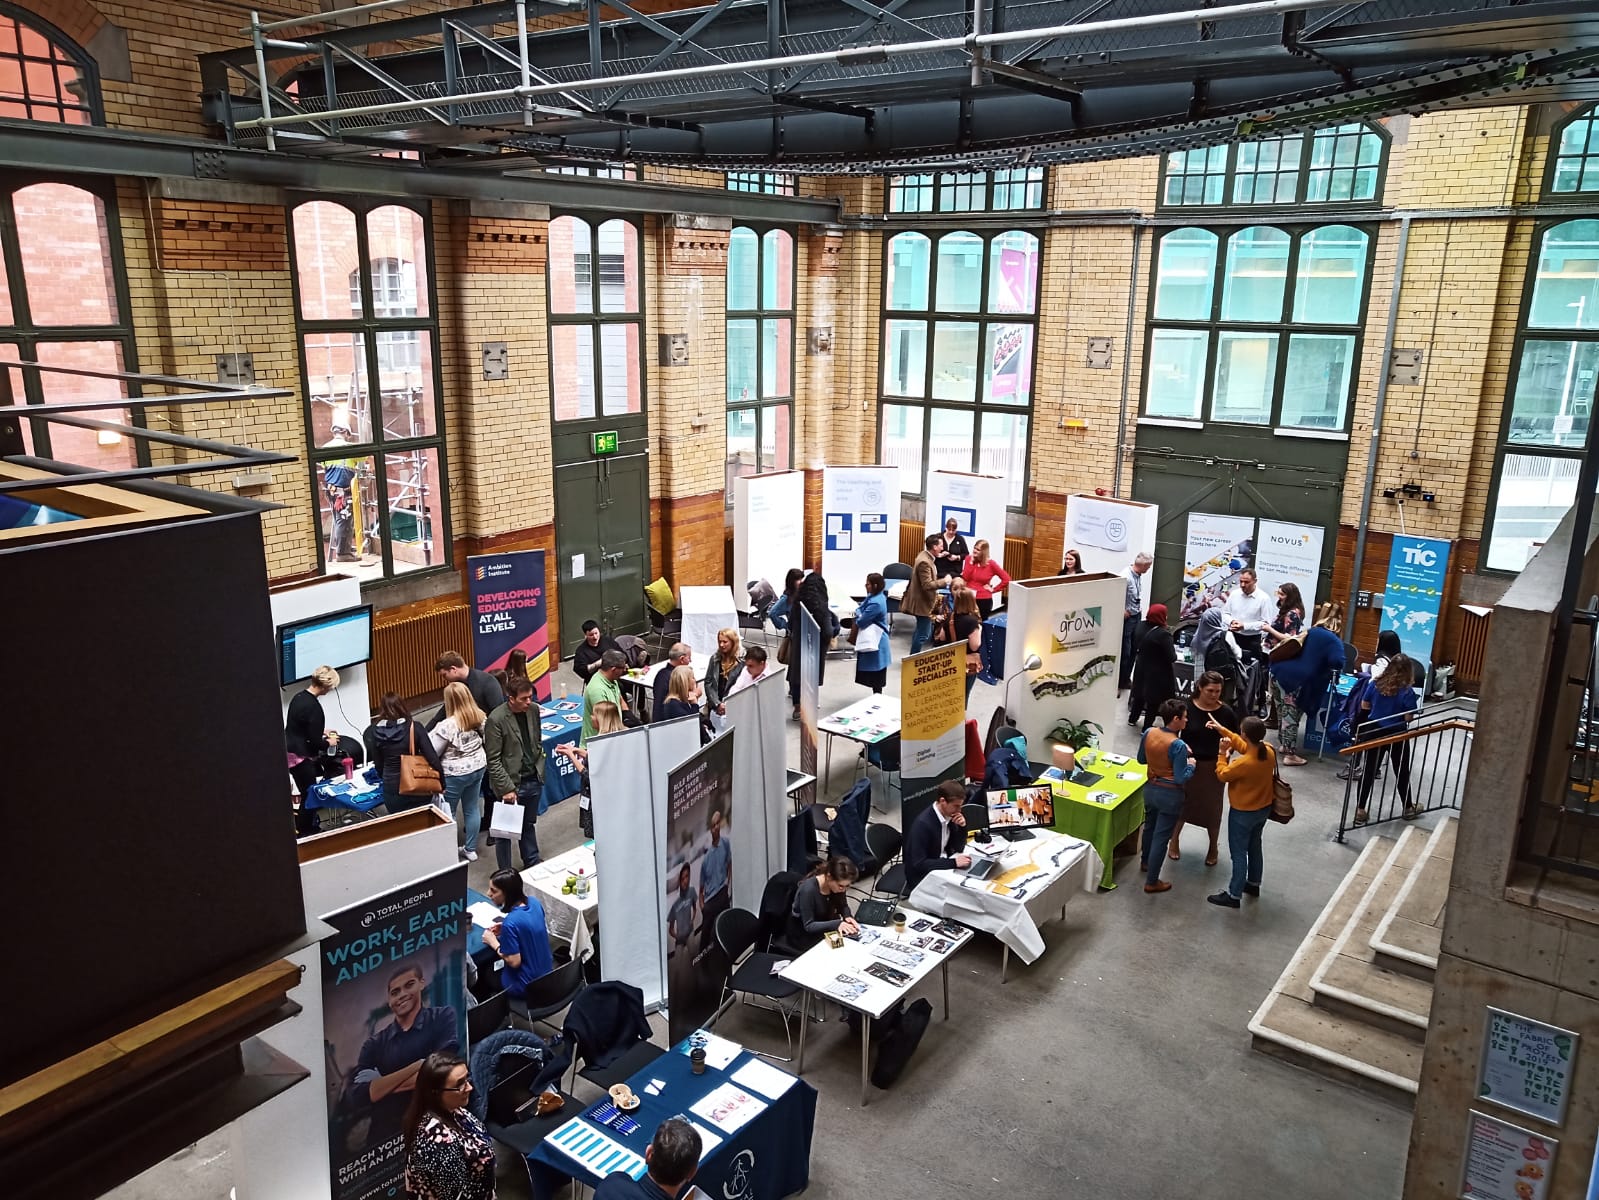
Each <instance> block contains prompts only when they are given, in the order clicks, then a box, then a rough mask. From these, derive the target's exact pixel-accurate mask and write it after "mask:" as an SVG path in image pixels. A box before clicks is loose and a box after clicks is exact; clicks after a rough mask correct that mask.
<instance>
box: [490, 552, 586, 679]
mask: <svg viewBox="0 0 1599 1200" xmlns="http://www.w3.org/2000/svg"><path fill="white" fill-rule="evenodd" d="M574 571H575V573H576V574H582V572H581V571H577V570H576V568H575V567H574ZM466 577H467V580H468V581H469V586H468V601H467V602H468V604H469V605H470V606H471V610H472V665H473V666H475V667H477V668H478V669H479V670H482V671H493V670H497V669H502V668H504V666H505V664H506V660H508V659H509V658H510V657H511V651H513V650H523V651H525V652H526V653H527V677H528V678H529V679H531V680H532V681H533V693H534V695H536V696H537V697H538V698H539V700H540V701H544V700H548V699H549V698H550V653H549V652H550V626H549V620H548V617H547V612H546V609H545V604H544V551H542V550H515V551H512V552H511V553H509V554H474V555H472V556H471V557H469V558H468V559H467V560H466Z"/></svg>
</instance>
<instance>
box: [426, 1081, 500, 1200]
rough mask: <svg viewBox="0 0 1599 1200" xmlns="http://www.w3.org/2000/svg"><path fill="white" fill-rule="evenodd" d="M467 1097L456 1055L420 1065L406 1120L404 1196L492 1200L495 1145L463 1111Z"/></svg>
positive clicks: (469, 1091) (469, 1088)
mask: <svg viewBox="0 0 1599 1200" xmlns="http://www.w3.org/2000/svg"><path fill="white" fill-rule="evenodd" d="M471 1095H472V1079H471V1075H470V1072H469V1071H468V1070H467V1066H466V1060H465V1059H463V1058H462V1057H461V1056H460V1055H458V1054H445V1053H434V1054H430V1055H428V1056H427V1058H426V1059H424V1060H423V1062H422V1065H421V1067H420V1068H419V1070H418V1071H417V1077H416V1091H415V1093H414V1094H413V1095H412V1097H411V1106H410V1108H409V1109H408V1110H407V1112H406V1114H405V1193H406V1195H407V1196H409V1197H411V1198H412V1200H494V1139H493V1138H491V1137H489V1135H488V1133H487V1132H486V1131H485V1130H484V1128H483V1126H482V1124H481V1123H479V1121H478V1119H477V1118H476V1117H474V1116H473V1115H472V1113H471V1112H470V1111H469V1110H468V1108H467V1103H468V1101H469V1099H470V1098H471Z"/></svg>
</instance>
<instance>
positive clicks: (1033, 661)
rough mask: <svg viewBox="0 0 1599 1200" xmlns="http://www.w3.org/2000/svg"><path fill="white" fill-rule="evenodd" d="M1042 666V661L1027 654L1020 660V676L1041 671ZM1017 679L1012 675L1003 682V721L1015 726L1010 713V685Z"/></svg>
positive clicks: (1014, 719) (1014, 720)
mask: <svg viewBox="0 0 1599 1200" xmlns="http://www.w3.org/2000/svg"><path fill="white" fill-rule="evenodd" d="M1043 666H1044V660H1043V659H1041V658H1039V657H1038V655H1036V654H1029V655H1028V656H1027V657H1026V658H1025V659H1023V660H1022V670H1021V674H1022V675H1031V674H1032V673H1033V672H1034V671H1037V670H1041V669H1042V668H1043ZM1018 678H1019V676H1016V675H1012V676H1011V677H1010V678H1009V679H1007V680H1006V681H1005V720H1006V721H1007V722H1009V723H1010V724H1012V725H1014V724H1016V718H1015V717H1014V716H1012V715H1011V711H1010V685H1011V684H1013V683H1015V682H1016V680H1017V679H1018Z"/></svg>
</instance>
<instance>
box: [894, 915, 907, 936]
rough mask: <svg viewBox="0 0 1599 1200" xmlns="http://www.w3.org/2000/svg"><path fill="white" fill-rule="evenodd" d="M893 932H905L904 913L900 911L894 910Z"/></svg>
mask: <svg viewBox="0 0 1599 1200" xmlns="http://www.w3.org/2000/svg"><path fill="white" fill-rule="evenodd" d="M894 932H895V933H904V932H905V914H904V913H902V912H896V913H895V914H894Z"/></svg>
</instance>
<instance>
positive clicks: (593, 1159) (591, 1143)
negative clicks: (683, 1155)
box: [545, 1117, 645, 1179]
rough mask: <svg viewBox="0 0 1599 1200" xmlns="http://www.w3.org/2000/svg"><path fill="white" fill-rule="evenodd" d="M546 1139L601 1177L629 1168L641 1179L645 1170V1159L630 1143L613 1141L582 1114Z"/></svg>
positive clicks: (628, 1170) (627, 1170) (627, 1171)
mask: <svg viewBox="0 0 1599 1200" xmlns="http://www.w3.org/2000/svg"><path fill="white" fill-rule="evenodd" d="M545 1140H546V1141H548V1142H549V1144H550V1145H552V1146H554V1147H555V1148H556V1149H557V1150H559V1151H560V1152H561V1153H562V1154H564V1155H566V1156H567V1157H568V1158H570V1159H573V1160H575V1161H576V1162H579V1163H581V1164H582V1165H583V1166H584V1167H586V1168H587V1169H588V1170H589V1172H590V1173H591V1174H594V1175H598V1176H599V1177H600V1178H601V1179H604V1178H605V1177H606V1176H607V1175H610V1174H613V1173H614V1172H616V1171H625V1172H626V1173H627V1174H628V1175H630V1176H632V1177H633V1178H634V1179H639V1178H641V1177H642V1176H643V1174H644V1171H645V1163H644V1160H643V1159H642V1158H640V1157H639V1156H638V1155H637V1154H634V1153H633V1152H632V1151H631V1150H629V1149H628V1148H627V1147H626V1146H623V1145H621V1144H620V1143H618V1142H613V1141H612V1140H611V1139H610V1138H608V1137H606V1136H605V1135H604V1134H603V1133H600V1132H599V1131H598V1130H596V1129H595V1128H594V1126H592V1125H590V1124H589V1123H588V1122H586V1121H584V1120H583V1119H582V1118H581V1117H573V1118H572V1119H571V1120H570V1121H568V1122H567V1123H566V1124H565V1125H562V1126H561V1127H560V1128H559V1129H557V1130H556V1131H555V1132H554V1133H552V1134H550V1136H549V1137H548V1138H546V1139H545Z"/></svg>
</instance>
